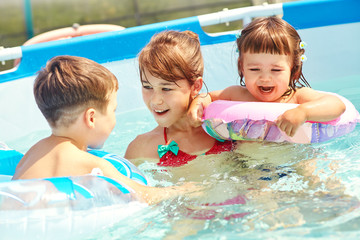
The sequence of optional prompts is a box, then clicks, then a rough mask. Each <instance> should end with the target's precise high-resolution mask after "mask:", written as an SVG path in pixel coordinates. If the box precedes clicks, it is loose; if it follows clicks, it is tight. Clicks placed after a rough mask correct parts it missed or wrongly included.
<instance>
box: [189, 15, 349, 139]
mask: <svg viewBox="0 0 360 240" xmlns="http://www.w3.org/2000/svg"><path fill="white" fill-rule="evenodd" d="M236 43H237V47H238V50H239V58H238V72H239V75H240V86H230V87H228V88H225V89H223V90H218V91H213V92H210V93H209V94H208V95H205V96H201V97H197V98H196V99H195V101H193V103H192V105H191V107H190V109H189V115H190V116H191V119H192V121H193V124H194V125H198V124H201V117H202V113H203V108H204V107H206V106H207V105H208V104H209V103H210V102H212V101H215V100H230V101H249V102H278V103H296V104H300V105H299V106H298V107H297V108H294V109H291V110H288V111H286V112H284V113H283V114H282V115H280V116H279V117H278V118H277V120H276V124H277V125H278V127H279V128H280V129H281V130H283V131H284V132H285V133H286V134H287V135H289V136H294V134H295V132H296V130H297V129H298V127H299V126H300V125H302V124H303V123H304V122H306V121H317V122H325V121H331V120H334V119H336V118H337V117H339V116H340V115H341V114H342V113H343V112H344V111H345V105H344V103H343V102H342V101H341V100H340V99H339V98H338V97H336V96H334V95H330V94H326V93H323V92H318V91H315V90H313V89H311V88H310V85H309V84H308V82H307V81H306V79H305V77H304V76H303V73H302V64H303V61H304V60H306V57H305V55H304V52H305V49H304V47H305V45H306V44H305V43H304V42H302V41H301V39H300V36H299V34H298V33H297V31H296V30H295V29H294V28H293V27H292V26H291V25H290V24H289V23H287V22H286V21H284V20H282V19H281V18H277V17H267V18H258V19H256V20H254V21H253V22H251V23H250V24H249V25H248V26H247V27H245V28H244V29H243V30H242V31H241V36H240V37H239V38H238V39H237V40H236ZM255 110H256V109H255Z"/></svg>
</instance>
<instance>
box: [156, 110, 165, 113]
mask: <svg viewBox="0 0 360 240" xmlns="http://www.w3.org/2000/svg"><path fill="white" fill-rule="evenodd" d="M154 111H155V112H157V113H163V112H165V111H166V110H154Z"/></svg>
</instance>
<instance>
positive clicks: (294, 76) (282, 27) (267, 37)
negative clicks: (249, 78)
mask: <svg viewBox="0 0 360 240" xmlns="http://www.w3.org/2000/svg"><path fill="white" fill-rule="evenodd" d="M300 42H301V38H300V36H299V34H298V33H297V31H296V30H295V29H294V28H293V27H292V26H291V25H290V24H289V23H287V22H286V21H284V20H282V19H281V18H278V17H264V18H257V19H255V20H254V21H252V22H251V23H250V24H249V25H247V26H246V27H245V28H244V29H243V30H242V31H241V35H240V37H239V38H238V39H237V40H236V44H237V47H238V50H239V61H238V71H239V75H240V85H242V86H245V82H244V76H243V73H242V62H243V59H242V54H243V53H246V52H249V53H270V54H281V55H283V54H284V55H288V56H291V59H292V63H291V64H292V67H291V75H290V82H289V90H288V91H286V92H285V93H284V95H285V96H286V95H289V94H290V93H291V92H292V91H296V88H300V87H305V86H306V87H310V84H309V83H308V82H307V81H306V79H305V77H304V75H303V73H302V61H301V55H303V54H304V52H305V49H303V48H300Z"/></svg>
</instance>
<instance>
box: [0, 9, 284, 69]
mask: <svg viewBox="0 0 360 240" xmlns="http://www.w3.org/2000/svg"><path fill="white" fill-rule="evenodd" d="M282 6H283V5H282V3H276V4H263V5H259V6H250V7H243V8H235V9H231V10H223V11H220V12H216V13H210V14H204V15H199V16H198V19H199V23H200V26H202V27H205V26H211V25H216V24H221V23H228V22H233V21H238V20H243V25H246V24H248V23H250V22H251V20H252V18H254V17H260V16H271V15H282V14H283V9H282ZM18 58H22V50H21V47H11V48H0V62H3V61H8V60H14V59H18Z"/></svg>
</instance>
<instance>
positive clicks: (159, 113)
mask: <svg viewBox="0 0 360 240" xmlns="http://www.w3.org/2000/svg"><path fill="white" fill-rule="evenodd" d="M168 111H169V109H166V110H154V112H155V113H156V114H157V115H163V114H165V113H167V112H168Z"/></svg>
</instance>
